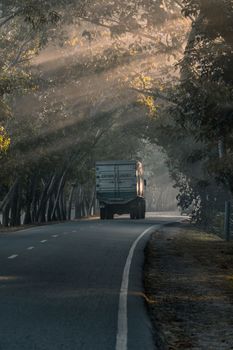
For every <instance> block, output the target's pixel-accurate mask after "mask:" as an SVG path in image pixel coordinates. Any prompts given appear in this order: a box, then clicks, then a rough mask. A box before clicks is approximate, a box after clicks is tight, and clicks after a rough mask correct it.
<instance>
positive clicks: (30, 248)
mask: <svg viewBox="0 0 233 350" xmlns="http://www.w3.org/2000/svg"><path fill="white" fill-rule="evenodd" d="M34 248H35V247H28V248H27V250H32V249H34Z"/></svg>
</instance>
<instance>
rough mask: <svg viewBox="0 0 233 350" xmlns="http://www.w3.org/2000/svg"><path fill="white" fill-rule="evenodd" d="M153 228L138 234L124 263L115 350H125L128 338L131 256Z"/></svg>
mask: <svg viewBox="0 0 233 350" xmlns="http://www.w3.org/2000/svg"><path fill="white" fill-rule="evenodd" d="M154 228H155V226H154V225H153V226H151V227H149V228H148V229H146V230H145V231H143V232H142V233H141V234H140V236H139V237H138V238H137V239H136V240H135V241H134V243H133V244H132V246H131V248H130V251H129V254H128V257H127V259H126V263H125V267H124V271H123V275H122V282H121V289H120V296H119V306H118V322H117V336H116V347H115V350H127V341H128V339H127V338H128V319H127V318H128V315H127V296H128V286H129V272H130V266H131V262H132V258H133V254H134V251H135V248H136V246H137V244H138V242H139V241H140V239H141V238H142V237H143V236H145V235H146V234H147V233H148V232H149V231H151V230H152V229H154Z"/></svg>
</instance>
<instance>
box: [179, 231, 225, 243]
mask: <svg viewBox="0 0 233 350" xmlns="http://www.w3.org/2000/svg"><path fill="white" fill-rule="evenodd" d="M184 234H185V237H186V238H187V239H189V238H191V239H192V240H195V241H219V242H220V241H222V239H221V238H220V237H219V236H216V235H213V234H211V233H210V234H208V233H206V232H204V231H203V232H198V231H188V232H185V233H184Z"/></svg>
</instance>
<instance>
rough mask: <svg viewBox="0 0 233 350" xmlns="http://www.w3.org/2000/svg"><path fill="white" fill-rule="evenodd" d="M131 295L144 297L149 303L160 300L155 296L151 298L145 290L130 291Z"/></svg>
mask: <svg viewBox="0 0 233 350" xmlns="http://www.w3.org/2000/svg"><path fill="white" fill-rule="evenodd" d="M128 294H129V295H131V296H136V297H142V298H143V299H145V300H146V302H147V303H148V304H157V303H158V301H157V300H156V299H155V298H149V297H148V296H147V295H146V294H145V293H143V292H134V291H129V293H128Z"/></svg>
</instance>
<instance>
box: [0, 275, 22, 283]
mask: <svg viewBox="0 0 233 350" xmlns="http://www.w3.org/2000/svg"><path fill="white" fill-rule="evenodd" d="M19 278H20V277H18V276H0V282H8V281H17V280H18V279H19Z"/></svg>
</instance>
